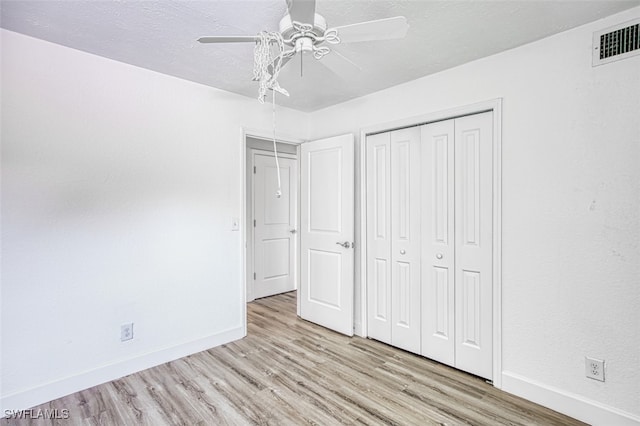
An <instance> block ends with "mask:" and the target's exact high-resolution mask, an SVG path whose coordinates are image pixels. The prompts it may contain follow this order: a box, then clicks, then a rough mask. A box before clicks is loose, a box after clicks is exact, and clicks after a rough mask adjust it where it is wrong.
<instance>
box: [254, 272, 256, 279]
mask: <svg viewBox="0 0 640 426" xmlns="http://www.w3.org/2000/svg"><path fill="white" fill-rule="evenodd" d="M253 279H254V280H255V279H256V273H255V272H254V273H253Z"/></svg>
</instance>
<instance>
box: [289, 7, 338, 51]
mask: <svg viewBox="0 0 640 426" xmlns="http://www.w3.org/2000/svg"><path fill="white" fill-rule="evenodd" d="M300 23H301V24H309V25H311V26H312V29H311V30H310V31H309V32H308V33H305V34H303V33H301V32H300V31H299V30H298V29H296V28H295V27H294V25H293V22H292V21H291V16H290V15H289V14H286V15H285V16H284V17H283V18H282V19H281V20H280V34H282V38H284V39H285V40H291V42H290V43H289V44H290V45H291V46H295V47H296V51H298V45H300V48H301V50H302V51H303V52H307V51H310V50H311V46H313V45H314V44H315V42H316V40H315V37H322V36H324V33H325V31H326V30H327V21H326V20H325V19H324V18H323V17H322V16H321V15H318V14H317V13H316V14H315V15H314V17H313V23H311V22H300ZM300 38H303V39H307V40H308V41H302V42H300V43H298V42H297V40H298V39H300ZM309 42H311V45H310V46H309V44H308V43H309ZM307 46H309V47H308V48H307Z"/></svg>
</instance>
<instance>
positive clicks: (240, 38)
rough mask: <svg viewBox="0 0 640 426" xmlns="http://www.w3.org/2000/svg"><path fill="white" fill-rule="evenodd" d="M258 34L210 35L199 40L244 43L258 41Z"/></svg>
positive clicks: (204, 41)
mask: <svg viewBox="0 0 640 426" xmlns="http://www.w3.org/2000/svg"><path fill="white" fill-rule="evenodd" d="M259 39H260V37H258V36H209V37H200V38H199V39H198V41H199V42H200V43H244V42H250V41H251V42H255V41H258V40H259Z"/></svg>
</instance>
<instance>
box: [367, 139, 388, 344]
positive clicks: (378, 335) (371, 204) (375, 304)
mask: <svg viewBox="0 0 640 426" xmlns="http://www.w3.org/2000/svg"><path fill="white" fill-rule="evenodd" d="M366 144H367V147H366V153H367V163H366V164H367V184H366V188H367V307H368V308H367V333H368V335H369V337H371V338H373V339H376V340H380V341H381V342H384V343H388V344H391V132H385V133H378V134H377V135H371V136H367V141H366Z"/></svg>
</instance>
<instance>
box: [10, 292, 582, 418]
mask: <svg viewBox="0 0 640 426" xmlns="http://www.w3.org/2000/svg"><path fill="white" fill-rule="evenodd" d="M295 298H296V294H295V292H292V293H286V294H282V295H278V296H274V297H270V298H265V299H261V300H257V301H255V302H253V303H250V304H249V305H248V336H247V337H246V338H244V339H242V340H239V341H236V342H233V343H230V344H227V345H223V346H220V347H217V348H214V349H210V350H207V351H204V352H200V353H197V354H195V355H191V356H188V357H186V358H182V359H179V360H177V361H173V362H170V363H167V364H163V365H160V366H158V367H154V368H150V369H148V370H144V371H141V372H139V373H135V374H132V375H130V376H127V377H124V378H121V379H119V380H114V381H112V382H109V383H105V384H103V385H100V386H96V387H93V388H91V389H87V390H85V391H82V392H77V393H75V394H72V395H69V396H67V397H64V398H60V399H58V400H55V401H52V402H50V403H47V404H43V405H41V406H39V407H35V409H43V410H44V409H57V410H58V411H60V410H62V409H67V410H69V419H68V420H57V421H43V420H37V421H31V422H29V421H24V420H22V421H16V420H7V419H4V420H2V421H0V424H1V425H5V424H12V425H13V424H19V425H24V424H38V425H42V424H74V425H75V424H77V425H138V424H145V425H225V424H230V425H254V424H255V425H261V424H262V425H267V424H268V425H335V424H370V425H382V424H385V425H386V424H389V425H431V424H434V425H444V424H446V425H463V424H472V425H534V424H538V425H574V424H575V425H577V424H582V423H580V422H578V421H576V420H574V419H571V418H569V417H566V416H564V415H561V414H559V413H557V412H554V411H551V410H548V409H546V408H543V407H541V406H539V405H536V404H533V403H531V402H528V401H525V400H523V399H520V398H517V397H515V396H512V395H510V394H507V393H505V392H502V391H500V390H498V389H496V388H494V387H493V386H491V385H489V384H487V383H485V381H484V380H482V379H479V378H477V377H474V376H470V375H468V374H465V373H463V372H460V371H456V370H454V369H452V368H449V367H446V366H444V365H442V364H438V363H436V362H433V361H430V360H428V359H426V358H422V357H420V356H417V355H413V354H411V353H408V352H404V351H401V350H398V349H395V348H392V347H390V346H387V345H385V344H382V343H379V342H376V341H374V340H369V339H363V338H359V337H353V338H349V337H346V336H342V335H340V334H337V333H334V332H332V331H329V330H327V329H325V328H322V327H320V326H317V325H315V324H312V323H309V322H306V321H303V320H300V319H299V318H297V317H296V314H295V311H296V299H295ZM34 413H35V412H34Z"/></svg>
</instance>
